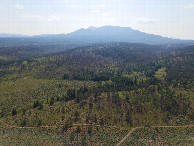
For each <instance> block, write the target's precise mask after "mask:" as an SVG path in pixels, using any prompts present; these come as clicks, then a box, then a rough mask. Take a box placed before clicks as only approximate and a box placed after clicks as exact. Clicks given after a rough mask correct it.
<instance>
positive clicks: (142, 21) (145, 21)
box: [137, 18, 155, 24]
mask: <svg viewBox="0 0 194 146" xmlns="http://www.w3.org/2000/svg"><path fill="white" fill-rule="evenodd" d="M137 21H138V23H140V24H153V23H155V20H154V19H151V18H138V20H137Z"/></svg>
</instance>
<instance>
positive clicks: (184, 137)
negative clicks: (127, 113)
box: [121, 127, 194, 145]
mask: <svg viewBox="0 0 194 146" xmlns="http://www.w3.org/2000/svg"><path fill="white" fill-rule="evenodd" d="M193 131H194V127H157V128H150V127H145V128H139V129H136V130H135V131H134V132H133V133H132V134H131V136H130V137H128V138H127V139H126V140H125V141H124V142H123V143H122V144H121V145H193V144H194V136H193V134H194V132H193Z"/></svg>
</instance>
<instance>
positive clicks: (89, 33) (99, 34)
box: [0, 26, 194, 45]
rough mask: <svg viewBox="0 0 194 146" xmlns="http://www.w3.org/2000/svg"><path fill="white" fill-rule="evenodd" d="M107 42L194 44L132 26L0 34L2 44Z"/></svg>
mask: <svg viewBox="0 0 194 146" xmlns="http://www.w3.org/2000/svg"><path fill="white" fill-rule="evenodd" d="M106 42H128V43H144V44H181V43H186V44H194V41H193V40H180V39H172V38H167V37H162V36H159V35H154V34H147V33H144V32H140V31H138V30H134V29H132V28H130V27H120V26H103V27H98V28H97V27H89V28H87V29H83V28H82V29H79V30H77V31H74V32H72V33H68V34H45V35H36V36H26V35H16V34H0V45H17V44H44V43H52V44H69V43H76V44H77V43H78V44H79V43H80V44H84V45H86V44H91V43H106Z"/></svg>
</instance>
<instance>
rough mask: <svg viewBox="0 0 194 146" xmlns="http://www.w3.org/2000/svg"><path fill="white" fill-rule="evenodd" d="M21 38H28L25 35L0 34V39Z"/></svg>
mask: <svg viewBox="0 0 194 146" xmlns="http://www.w3.org/2000/svg"><path fill="white" fill-rule="evenodd" d="M18 37H19V38H21V37H29V36H27V35H22V34H8V33H0V38H18Z"/></svg>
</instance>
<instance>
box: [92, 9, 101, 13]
mask: <svg viewBox="0 0 194 146" xmlns="http://www.w3.org/2000/svg"><path fill="white" fill-rule="evenodd" d="M92 13H100V11H99V10H93V11H92Z"/></svg>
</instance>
